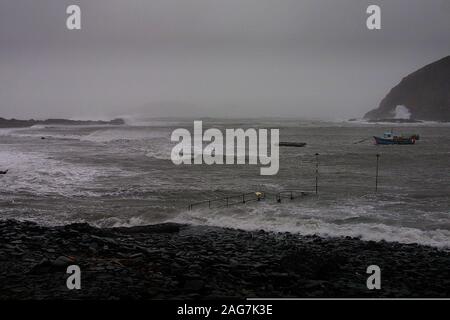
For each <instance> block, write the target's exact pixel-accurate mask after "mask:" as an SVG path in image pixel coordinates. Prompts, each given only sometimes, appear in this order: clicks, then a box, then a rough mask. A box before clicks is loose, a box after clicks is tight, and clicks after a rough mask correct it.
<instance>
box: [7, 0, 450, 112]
mask: <svg viewBox="0 0 450 320" xmlns="http://www.w3.org/2000/svg"><path fill="white" fill-rule="evenodd" d="M70 4H78V5H80V7H81V9H82V30H81V31H68V30H67V29H66V27H65V20H66V17H67V16H66V14H65V10H66V7H67V6H68V5H70ZM369 4H378V5H380V6H381V8H382V30H380V31H369V30H367V29H366V27H365V21H366V17H367V15H366V13H365V11H366V8H367V6H368V5H369ZM449 40H450V0H428V1H425V0H389V1H380V0H372V1H365V0H352V1H350V0H339V1H337V0H308V1H303V0H128V1H124V0H88V1H87V0H86V1H85V0H81V1H80V0H78V1H77V0H39V1H36V0H2V1H1V2H0V84H1V85H0V117H16V118H30V117H35V118H47V117H71V118H89V117H94V118H98V117H112V116H117V115H127V114H139V113H144V114H145V115H147V116H196V117H197V116H227V117H241V116H244V117H248V116H254V117H259V116H281V117H289V116H296V117H325V118H348V117H358V116H362V115H363V114H364V113H365V112H366V111H368V110H369V109H371V108H374V107H376V106H377V105H378V103H379V101H380V100H381V99H382V98H383V96H384V95H385V94H386V93H387V91H388V90H389V89H390V88H391V87H392V86H394V85H395V84H396V83H398V82H399V81H400V80H401V78H402V77H403V76H405V75H407V74H408V73H410V72H412V71H414V70H415V69H417V68H418V67H421V66H423V65H425V64H427V63H430V62H432V61H434V60H437V59H439V58H442V57H444V56H446V55H449V54H450V41H449Z"/></svg>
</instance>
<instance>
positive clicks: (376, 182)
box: [375, 153, 380, 192]
mask: <svg viewBox="0 0 450 320" xmlns="http://www.w3.org/2000/svg"><path fill="white" fill-rule="evenodd" d="M379 160H380V154H379V153H377V168H376V173H375V192H378V167H379V166H378V162H379Z"/></svg>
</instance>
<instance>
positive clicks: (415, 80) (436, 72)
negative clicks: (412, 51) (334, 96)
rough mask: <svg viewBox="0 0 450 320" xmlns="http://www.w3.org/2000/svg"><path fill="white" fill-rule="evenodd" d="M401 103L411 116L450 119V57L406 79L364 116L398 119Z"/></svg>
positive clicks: (377, 118)
mask: <svg viewBox="0 0 450 320" xmlns="http://www.w3.org/2000/svg"><path fill="white" fill-rule="evenodd" d="M398 106H404V107H405V108H407V110H408V111H409V113H410V114H409V118H410V119H416V120H431V121H450V56H447V57H445V58H443V59H441V60H438V61H436V62H433V63H431V64H429V65H427V66H425V67H423V68H421V69H419V70H417V71H415V72H413V73H411V74H410V75H408V76H406V77H405V78H403V79H402V81H401V82H400V83H399V84H398V85H397V86H395V87H394V88H392V89H391V91H390V92H389V93H388V95H387V96H386V97H385V98H384V99H383V100H382V101H381V103H380V105H379V106H378V108H377V109H374V110H372V111H370V112H368V113H366V115H365V116H364V118H365V119H369V120H379V119H389V118H395V113H396V109H397V107H398Z"/></svg>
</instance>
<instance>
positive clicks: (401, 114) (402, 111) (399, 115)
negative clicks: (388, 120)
mask: <svg viewBox="0 0 450 320" xmlns="http://www.w3.org/2000/svg"><path fill="white" fill-rule="evenodd" d="M394 118H395V119H410V118H411V112H410V111H409V109H408V108H407V107H405V106H402V105H399V106H396V107H395V110H394Z"/></svg>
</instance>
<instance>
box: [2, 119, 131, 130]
mask: <svg viewBox="0 0 450 320" xmlns="http://www.w3.org/2000/svg"><path fill="white" fill-rule="evenodd" d="M123 124H125V121H124V120H123V119H114V120H111V121H101V120H99V121H94V120H67V119H47V120H34V119H31V120H17V119H5V118H0V128H18V127H31V126H34V125H123Z"/></svg>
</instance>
